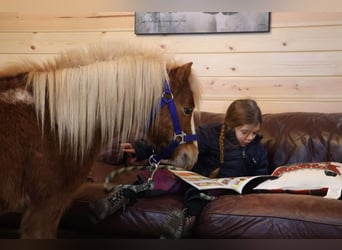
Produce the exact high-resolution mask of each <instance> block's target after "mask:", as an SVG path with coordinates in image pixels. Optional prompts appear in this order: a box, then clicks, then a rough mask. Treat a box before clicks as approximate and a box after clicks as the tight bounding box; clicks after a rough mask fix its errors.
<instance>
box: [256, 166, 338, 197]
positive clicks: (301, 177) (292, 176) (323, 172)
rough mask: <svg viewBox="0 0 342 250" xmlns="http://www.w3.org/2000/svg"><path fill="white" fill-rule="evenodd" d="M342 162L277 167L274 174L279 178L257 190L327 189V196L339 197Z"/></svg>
mask: <svg viewBox="0 0 342 250" xmlns="http://www.w3.org/2000/svg"><path fill="white" fill-rule="evenodd" d="M341 173H342V163H339V162H319V163H299V164H294V165H290V166H280V167H278V168H276V169H275V170H274V171H273V173H272V175H274V176H278V177H279V178H277V179H273V180H266V181H264V182H262V183H260V184H259V185H257V186H256V187H255V188H254V189H255V190H277V189H278V190H291V191H303V190H319V189H327V193H326V195H325V196H324V197H325V198H331V199H339V198H340V197H341V190H342V174H341Z"/></svg>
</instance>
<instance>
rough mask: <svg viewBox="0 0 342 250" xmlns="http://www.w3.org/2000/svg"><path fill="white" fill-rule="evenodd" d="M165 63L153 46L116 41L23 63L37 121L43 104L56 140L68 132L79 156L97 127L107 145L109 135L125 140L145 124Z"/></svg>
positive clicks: (164, 75)
mask: <svg viewBox="0 0 342 250" xmlns="http://www.w3.org/2000/svg"><path fill="white" fill-rule="evenodd" d="M170 63H171V61H170V59H169V58H168V57H166V56H165V55H163V53H161V52H160V51H156V50H150V49H146V48H145V49H138V47H135V46H132V45H123V44H121V43H119V44H106V45H105V46H104V45H103V44H102V45H101V46H98V45H91V46H86V47H81V48H79V49H75V50H71V51H68V52H65V53H63V54H60V55H59V56H57V57H56V58H54V59H52V60H46V61H42V62H40V63H35V64H34V66H29V67H30V69H29V71H30V73H29V74H28V80H27V86H28V87H31V88H32V91H33V99H34V103H35V107H36V111H37V115H38V117H39V120H40V123H41V125H42V126H44V121H45V107H49V110H48V111H49V115H50V124H51V128H52V129H53V130H54V131H55V132H56V131H57V133H58V138H59V141H60V145H62V143H61V142H63V141H64V139H65V138H69V139H70V142H71V148H72V150H73V151H74V152H73V153H74V154H76V155H77V156H79V157H81V159H83V157H84V155H85V154H86V152H87V150H89V149H90V147H91V145H92V143H93V139H94V135H95V129H96V128H98V127H100V132H101V142H102V145H103V146H109V145H111V143H112V139H113V137H114V136H117V135H118V136H119V140H121V141H125V140H127V138H128V136H131V137H132V138H136V137H137V136H138V135H139V134H141V132H143V131H146V130H147V128H148V127H149V122H150V119H151V114H152V115H153V114H154V113H156V112H157V110H156V109H157V108H159V103H160V96H161V93H162V90H163V82H164V80H167V79H168V76H167V70H166V68H167V65H168V64H170ZM26 65H32V63H30V64H26ZM22 68H23V67H22ZM24 68H25V67H24ZM46 102H48V105H46V104H47V103H46Z"/></svg>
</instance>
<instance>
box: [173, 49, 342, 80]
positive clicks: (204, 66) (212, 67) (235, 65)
mask: <svg viewBox="0 0 342 250" xmlns="http://www.w3.org/2000/svg"><path fill="white" fill-rule="evenodd" d="M177 58H178V59H179V60H182V61H185V62H190V61H192V62H194V69H195V70H196V71H197V72H199V76H207V77H224V76H226V77H227V76H228V77H232V76H235V77H237V76H241V77H246V76H249V77H251V76H269V77H271V76H278V77H281V76H342V51H332V52H300V53H295V52H288V53H274V52H272V53H241V54H240V53H239V54H237V53H233V54H182V55H178V56H177Z"/></svg>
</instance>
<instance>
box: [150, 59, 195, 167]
mask: <svg viewBox="0 0 342 250" xmlns="http://www.w3.org/2000/svg"><path fill="white" fill-rule="evenodd" d="M191 66H192V63H187V64H184V65H173V66H170V65H169V67H168V79H169V81H168V82H166V83H165V87H164V88H165V89H164V92H163V94H162V96H161V98H162V101H161V109H160V111H159V112H158V114H157V117H156V119H155V122H154V123H153V125H152V126H151V127H150V130H149V133H148V137H149V139H150V141H151V142H153V144H154V145H155V146H156V148H158V149H159V151H161V152H162V153H161V154H164V155H167V156H168V158H169V160H170V161H171V164H172V165H175V166H177V167H182V168H185V169H191V168H192V166H193V165H194V163H195V162H196V161H197V155H198V148H197V141H196V139H197V138H195V126H194V119H193V113H194V109H195V107H196V106H198V102H199V88H198V84H197V81H196V80H195V78H194V77H193V74H192V73H191ZM175 145H176V146H175Z"/></svg>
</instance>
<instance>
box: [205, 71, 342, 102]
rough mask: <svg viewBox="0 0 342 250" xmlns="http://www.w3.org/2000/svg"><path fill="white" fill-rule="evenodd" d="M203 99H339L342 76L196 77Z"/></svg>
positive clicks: (341, 95) (341, 93)
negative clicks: (198, 79)
mask: <svg viewBox="0 0 342 250" xmlns="http://www.w3.org/2000/svg"><path fill="white" fill-rule="evenodd" d="M200 81H201V84H202V89H203V93H202V96H203V98H205V99H211V100H213V99H215V98H220V99H231V98H242V97H254V98H263V99H265V98H268V99H276V98H282V99H284V98H286V99H297V100H308V99H311V100H312V99H316V100H317V99H319V98H321V99H323V98H324V99H331V100H332V99H335V100H336V99H338V100H342V77H298V78H295V77H268V78H264V77H258V78H254V77H253V78H248V77H237V78H234V77H231V78H229V77H225V78H200Z"/></svg>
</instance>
